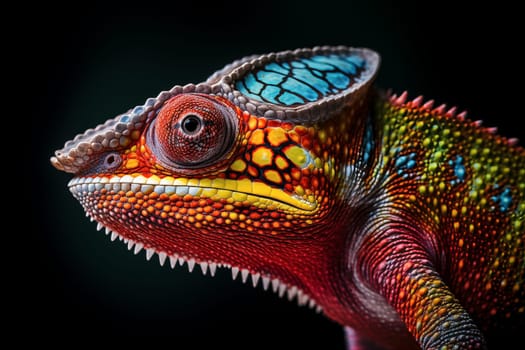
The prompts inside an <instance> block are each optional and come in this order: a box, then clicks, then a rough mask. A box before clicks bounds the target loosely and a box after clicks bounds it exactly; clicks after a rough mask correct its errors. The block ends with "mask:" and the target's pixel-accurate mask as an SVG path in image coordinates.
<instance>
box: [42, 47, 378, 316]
mask: <svg viewBox="0 0 525 350" xmlns="http://www.w3.org/2000/svg"><path fill="white" fill-rule="evenodd" d="M378 63H379V58H378V56H377V54H375V53H374V52H372V51H370V50H366V49H352V48H345V47H320V48H314V49H303V50H296V51H293V52H292V51H286V52H282V53H278V54H269V55H264V56H259V57H247V58H244V59H242V60H239V61H235V62H233V63H232V64H230V65H227V66H226V67H225V68H224V69H222V70H220V71H218V72H216V73H215V74H214V75H212V76H211V77H210V78H209V79H208V80H207V81H206V82H204V83H201V84H198V85H193V84H189V85H186V86H184V87H181V86H175V87H174V88H173V89H171V90H170V91H165V92H162V93H160V94H159V96H158V97H156V98H150V99H148V100H147V101H146V103H145V104H144V105H142V106H137V107H135V108H134V109H132V110H130V111H129V112H128V113H125V114H122V115H119V116H117V117H116V118H114V119H110V120H108V121H107V122H106V123H104V124H103V125H99V126H98V127H96V128H95V129H90V130H87V131H86V132H85V133H84V134H82V135H78V136H77V137H76V138H75V139H74V140H72V141H69V142H67V143H66V144H65V146H64V148H63V149H62V150H59V151H57V152H56V153H55V156H54V157H52V158H51V163H52V164H53V165H54V166H55V167H56V168H57V169H59V170H63V171H66V172H70V173H73V174H74V175H75V177H74V178H73V179H72V180H71V181H70V183H69V189H70V191H71V192H72V194H73V196H74V197H75V198H76V199H78V200H79V202H80V203H81V204H82V206H83V207H84V209H85V211H86V213H87V215H88V216H90V217H91V218H92V219H93V220H95V221H97V222H98V223H99V227H100V228H102V227H105V228H106V232H107V233H108V234H110V233H111V237H112V239H116V238H120V239H121V240H123V241H124V242H125V243H127V245H128V247H129V248H130V249H132V248H134V250H135V252H138V251H140V250H141V249H142V248H144V249H146V251H147V257H148V259H149V258H150V257H151V255H152V254H153V253H157V254H158V256H159V260H160V262H161V264H163V263H164V261H165V260H166V259H168V258H169V260H170V263H171V264H172V266H174V265H175V264H176V263H180V264H184V263H187V264H188V266H189V268H190V270H191V269H193V266H194V264H195V263H199V264H200V265H201V268H202V269H203V271H205V272H206V270H207V269H209V270H210V272H211V273H212V274H214V273H215V269H216V268H217V267H228V268H231V269H232V273H233V274H234V276H235V275H237V273H238V272H239V271H241V275H242V277H243V279H244V280H245V279H246V278H247V276H248V275H251V277H252V281H253V284H254V285H256V284H257V283H258V281H259V280H261V281H262V284H263V287H264V288H268V287H269V285H271V286H272V287H273V289H274V290H275V291H277V292H278V293H279V294H281V295H283V294H284V293H287V294H288V296H289V297H290V298H292V297H294V296H297V300H298V302H299V304H303V305H304V304H308V305H310V306H311V307H314V306H317V307H318V309H320V308H324V309H325V310H326V309H327V308H329V305H330V304H331V303H334V300H335V299H337V296H336V295H335V294H334V295H333V296H332V299H333V300H328V299H329V298H328V297H327V298H328V299H327V298H325V297H322V295H326V293H321V291H320V290H319V287H316V286H319V283H318V281H319V280H325V281H327V283H326V285H327V287H323V288H329V287H330V285H331V283H330V282H328V281H330V279H332V277H333V276H331V274H333V273H337V271H331V270H333V266H336V267H337V266H338V264H337V263H336V264H334V262H333V260H334V259H341V256H340V255H341V254H342V252H341V247H342V246H343V245H344V244H343V243H344V242H342V241H341V240H343V239H344V237H343V236H342V235H338V232H339V231H340V230H339V228H340V227H342V225H344V223H345V220H344V219H342V218H338V215H339V214H341V212H340V208H341V207H342V206H341V205H340V202H341V201H343V200H344V198H342V197H343V196H342V195H340V192H341V191H342V188H343V187H344V185H343V183H342V181H341V180H342V179H343V178H344V177H346V176H348V173H347V172H348V171H349V170H348V169H350V168H351V163H352V162H354V161H355V160H356V159H357V153H358V152H357V151H354V150H352V142H353V141H352V139H351V138H352V136H350V135H352V133H350V132H349V130H350V129H352V128H354V127H356V125H358V124H359V123H360V122H358V121H357V120H358V119H359V118H354V116H358V115H361V114H362V113H366V104H362V103H358V101H362V100H363V99H364V98H363V97H366V96H367V95H366V94H367V92H368V88H369V86H370V84H371V82H372V80H373V77H374V75H375V72H376V70H377V66H378ZM361 119H364V118H361ZM329 266H331V267H330V268H329ZM326 311H328V310H326Z"/></svg>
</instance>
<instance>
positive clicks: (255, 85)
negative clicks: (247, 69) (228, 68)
mask: <svg viewBox="0 0 525 350" xmlns="http://www.w3.org/2000/svg"><path fill="white" fill-rule="evenodd" d="M244 85H246V88H248V90H250V92H252V93H254V94H260V93H261V90H262V89H263V87H264V85H263V84H261V83H260V82H258V81H257V80H255V76H254V75H253V74H252V73H249V74H248V75H246V78H245V80H244Z"/></svg>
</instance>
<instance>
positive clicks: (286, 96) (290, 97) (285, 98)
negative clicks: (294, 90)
mask: <svg viewBox="0 0 525 350" xmlns="http://www.w3.org/2000/svg"><path fill="white" fill-rule="evenodd" d="M279 101H280V102H281V103H282V104H284V105H287V106H289V105H293V104H295V103H304V101H303V100H301V99H300V98H299V96H297V95H294V94H291V93H289V92H284V93H283V94H282V95H281V96H279Z"/></svg>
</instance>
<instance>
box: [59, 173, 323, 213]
mask: <svg viewBox="0 0 525 350" xmlns="http://www.w3.org/2000/svg"><path fill="white" fill-rule="evenodd" d="M68 186H69V190H70V191H71V192H72V193H73V195H74V196H75V198H78V196H82V195H83V194H85V193H92V192H95V191H101V190H103V189H105V190H107V191H113V192H115V193H117V192H119V191H124V192H128V191H131V192H134V193H137V192H142V193H143V194H150V193H152V192H156V193H158V194H159V195H160V194H165V195H168V196H172V195H174V196H178V197H184V196H187V195H189V196H192V197H199V198H209V199H212V200H224V199H226V200H233V201H234V202H242V203H247V204H249V205H253V206H255V207H258V208H261V209H274V210H281V211H283V212H286V213H290V214H299V215H301V214H303V215H311V214H312V213H313V212H315V211H316V209H317V208H318V203H317V200H316V198H315V197H314V196H313V195H306V194H305V195H302V196H300V195H299V194H296V193H292V194H290V193H287V192H285V191H283V190H280V189H277V188H272V187H270V186H268V185H266V184H265V183H263V182H257V181H251V180H249V179H240V180H232V179H221V178H216V179H187V178H173V177H171V176H166V177H163V178H160V177H158V176H156V175H152V176H150V177H149V178H146V177H144V176H142V175H138V174H137V175H124V176H111V177H75V178H73V179H72V180H71V181H70V182H69V184H68Z"/></svg>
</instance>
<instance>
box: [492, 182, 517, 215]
mask: <svg viewBox="0 0 525 350" xmlns="http://www.w3.org/2000/svg"><path fill="white" fill-rule="evenodd" d="M491 199H492V200H493V201H494V202H496V203H499V209H500V210H501V211H507V210H508V209H509V207H510V205H511V204H512V195H511V192H510V188H508V187H506V188H505V189H504V190H503V192H502V193H501V194H499V195H498V196H493V197H492V198H491Z"/></svg>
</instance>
